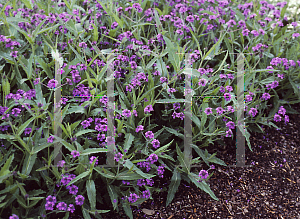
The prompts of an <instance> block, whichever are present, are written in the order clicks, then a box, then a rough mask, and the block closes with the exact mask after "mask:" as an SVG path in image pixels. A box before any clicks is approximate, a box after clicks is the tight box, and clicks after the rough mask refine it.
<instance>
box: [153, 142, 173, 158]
mask: <svg viewBox="0 0 300 219" xmlns="http://www.w3.org/2000/svg"><path fill="white" fill-rule="evenodd" d="M173 141H174V139H173V140H172V141H171V142H169V143H168V144H166V145H165V146H163V147H160V148H158V149H157V150H156V151H154V154H157V155H158V154H160V153H162V152H165V151H166V149H167V148H168V147H169V146H170V145H171V144H172V143H173Z"/></svg>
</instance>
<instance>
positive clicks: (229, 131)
mask: <svg viewBox="0 0 300 219" xmlns="http://www.w3.org/2000/svg"><path fill="white" fill-rule="evenodd" d="M231 136H232V131H231V129H229V130H228V131H226V137H231Z"/></svg>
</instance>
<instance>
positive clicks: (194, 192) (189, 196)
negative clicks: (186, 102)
mask: <svg viewBox="0 0 300 219" xmlns="http://www.w3.org/2000/svg"><path fill="white" fill-rule="evenodd" d="M291 107H292V108H293V109H295V110H296V111H297V112H299V113H300V103H297V104H294V105H291ZM285 108H286V107H285ZM288 116H289V117H290V122H289V123H288V124H287V125H285V123H284V121H281V122H274V123H275V124H276V125H277V126H278V127H279V128H280V129H281V130H276V129H275V128H269V127H263V129H264V133H251V137H250V141H251V146H252V149H253V152H251V151H250V150H249V148H248V146H247V143H246V159H245V161H246V163H245V164H246V165H250V164H251V163H252V162H254V163H252V164H255V165H254V166H253V167H224V166H220V165H215V167H216V169H215V170H214V175H213V176H212V177H211V178H210V179H209V181H208V183H209V184H210V187H211V189H212V191H213V192H214V193H215V195H216V196H217V198H218V199H219V201H215V200H213V199H212V198H211V197H210V196H209V195H208V194H207V193H205V192H203V191H202V190H200V189H198V188H197V187H196V186H195V185H194V184H190V185H188V184H187V182H186V181H183V180H182V181H181V184H180V186H179V189H178V191H177V193H176V194H175V197H174V199H173V201H172V202H171V203H170V204H169V206H168V207H165V205H166V197H167V194H168V193H167V189H168V185H169V184H170V179H171V177H172V175H171V174H164V175H165V177H164V179H163V180H162V179H157V180H156V181H155V186H157V187H163V188H166V191H163V192H160V193H154V194H152V197H153V200H147V201H146V202H144V203H142V204H141V205H140V207H139V208H137V207H132V210H133V218H134V219H138V218H148V219H150V218H151V219H152V218H153V219H154V218H164V219H171V218H172V219H177V218H178V219H183V218H186V219H190V218H191V219H196V218H222V219H223V218H274V219H275V218H300V188H299V186H300V178H299V176H300V164H299V163H298V162H299V146H300V140H299V139H300V135H299V130H300V122H299V121H300V114H289V113H288ZM234 135H235V132H234ZM214 143H215V144H214V145H213V146H209V147H207V150H208V151H209V153H210V154H212V153H214V152H217V155H216V156H217V157H218V158H220V159H222V160H224V162H225V163H226V164H227V165H235V164H236V160H235V154H236V143H235V137H234V138H233V139H231V138H225V139H224V143H225V146H223V145H221V144H219V143H217V142H214ZM205 169H207V167H205ZM196 170H197V171H200V169H192V171H193V172H196ZM209 173H211V170H210V171H209ZM119 207H120V208H119V209H120V212H119V214H118V213H117V212H113V211H112V212H109V213H106V214H101V216H102V218H104V219H111V218H128V217H127V216H126V214H125V212H124V211H123V209H122V207H121V205H120V206H119ZM145 209H148V210H153V211H154V213H153V214H152V215H150V214H149V211H148V212H147V213H148V214H145V213H144V212H143V211H145Z"/></svg>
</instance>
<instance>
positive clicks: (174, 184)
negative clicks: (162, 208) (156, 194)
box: [166, 167, 181, 207]
mask: <svg viewBox="0 0 300 219" xmlns="http://www.w3.org/2000/svg"><path fill="white" fill-rule="evenodd" d="M180 181H181V177H180V172H178V171H177V167H175V169H174V172H173V176H172V179H171V183H170V186H169V190H168V196H167V202H166V207H167V206H168V205H169V204H170V203H171V202H172V200H173V198H174V196H175V193H176V192H177V190H178V187H179V185H180Z"/></svg>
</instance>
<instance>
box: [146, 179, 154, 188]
mask: <svg viewBox="0 0 300 219" xmlns="http://www.w3.org/2000/svg"><path fill="white" fill-rule="evenodd" d="M146 182H147V185H148V186H152V185H153V184H154V181H153V179H146Z"/></svg>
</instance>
